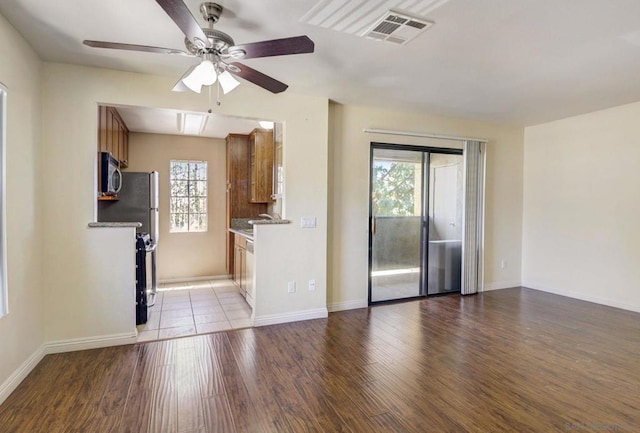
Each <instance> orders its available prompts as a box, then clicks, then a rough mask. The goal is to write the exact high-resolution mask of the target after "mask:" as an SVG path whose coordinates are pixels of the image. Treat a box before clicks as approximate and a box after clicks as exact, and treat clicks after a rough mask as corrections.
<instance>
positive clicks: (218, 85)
mask: <svg viewBox="0 0 640 433" xmlns="http://www.w3.org/2000/svg"><path fill="white" fill-rule="evenodd" d="M217 87H218V96H217V97H216V105H217V106H218V107H219V106H220V105H221V104H220V80H218V82H217Z"/></svg>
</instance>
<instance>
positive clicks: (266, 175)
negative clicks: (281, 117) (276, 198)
mask: <svg viewBox="0 0 640 433" xmlns="http://www.w3.org/2000/svg"><path fill="white" fill-rule="evenodd" d="M249 149H250V154H249V181H250V182H249V201H250V202H251V203H271V202H272V201H273V198H272V196H271V194H273V158H274V144H273V130H269V129H254V130H253V131H252V132H251V134H249Z"/></svg>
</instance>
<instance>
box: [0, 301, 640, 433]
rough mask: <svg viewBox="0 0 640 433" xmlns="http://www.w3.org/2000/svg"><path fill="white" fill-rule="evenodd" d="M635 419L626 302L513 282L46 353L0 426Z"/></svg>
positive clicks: (508, 428)
mask: <svg viewBox="0 0 640 433" xmlns="http://www.w3.org/2000/svg"><path fill="white" fill-rule="evenodd" d="M587 431H589V432H605V431H606V432H609V431H615V432H638V431H640V314H636V313H632V312H628V311H623V310H617V309H614V308H609V307H604V306H599V305H596V304H590V303H587V302H581V301H577V300H573V299H569V298H564V297H560V296H555V295H551V294H546V293H542V292H536V291H533V290H528V289H507V290H500V291H494V292H488V293H485V294H480V295H477V296H470V297H464V298H463V297H460V296H447V297H438V298H432V299H429V300H424V301H419V302H409V303H403V304H393V305H383V306H377V307H373V308H369V309H360V310H352V311H347V312H340V313H335V314H331V315H330V316H329V318H328V319H326V320H311V321H306V322H298V323H292V324H285V325H277V326H270V327H263V328H256V329H246V330H237V331H228V332H222V333H217V334H210V335H203V336H196V337H188V338H182V339H176V340H167V341H160V342H154V343H146V344H137V345H135V346H121V347H112V348H106V349H98V350H89V351H82V352H74V353H65V354H58V355H49V356H47V357H45V359H44V360H43V361H42V362H41V363H40V364H39V365H38V366H37V367H36V368H35V369H34V371H33V372H32V373H31V374H30V375H29V377H27V379H25V381H24V382H23V383H22V384H21V385H20V386H19V388H18V389H17V390H16V391H15V392H14V393H13V394H12V395H11V396H10V397H9V398H8V399H7V401H6V402H5V403H4V404H3V405H2V406H0V432H2V433H5V432H12V433H13V432H16V433H17V432H28V433H38V432H47V433H56V432H70V433H71V432H78V433H79V432H83V433H87V432H101V433H109V432H136V433H137V432H152V433H156V432H158V433H164V432H173V433H187V432H189V433H196V432H197V433H205V432H229V433H233V432H238V433H240V432H242V433H245V432H246V433H259V432H278V433H280V432H385V433H387V432H415V433H423V432H482V433H485V432H587Z"/></svg>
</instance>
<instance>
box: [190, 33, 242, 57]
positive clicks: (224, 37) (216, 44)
mask: <svg viewBox="0 0 640 433" xmlns="http://www.w3.org/2000/svg"><path fill="white" fill-rule="evenodd" d="M202 31H203V32H204V34H205V35H207V39H209V42H210V43H211V46H210V47H209V48H201V47H199V46H197V45H196V44H194V43H193V42H191V41H190V40H189V38H185V39H184V46H185V47H186V48H187V51H189V52H190V53H191V54H195V55H199V54H207V53H215V52H217V53H220V52H221V51H224V50H226V49H227V48H229V47H232V46H234V45H235V42H233V38H232V37H231V36H229V35H228V34H226V33H225V32H221V31H220V30H214V29H207V28H203V29H202Z"/></svg>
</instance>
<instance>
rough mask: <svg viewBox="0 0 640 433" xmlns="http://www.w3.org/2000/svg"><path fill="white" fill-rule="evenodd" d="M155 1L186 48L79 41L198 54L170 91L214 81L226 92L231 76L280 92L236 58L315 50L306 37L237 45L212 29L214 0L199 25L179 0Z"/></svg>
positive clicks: (233, 83) (216, 10)
mask: <svg viewBox="0 0 640 433" xmlns="http://www.w3.org/2000/svg"><path fill="white" fill-rule="evenodd" d="M156 1H157V2H158V4H159V5H160V6H161V7H162V9H164V11H165V12H166V13H167V15H169V17H170V18H171V19H172V20H173V21H174V22H175V23H176V25H177V26H178V27H179V28H180V30H182V32H183V33H184V34H185V39H184V45H185V47H186V51H182V50H175V49H172V48H161V47H152V46H147V45H135V44H123V43H117V42H103V41H92V40H84V41H82V43H83V44H85V45H87V46H90V47H96V48H111V49H118V50H130V51H143V52H148V53H160V54H173V55H181V56H192V57H198V58H199V59H200V63H198V64H197V65H194V66H192V67H191V68H189V69H188V70H187V72H185V73H184V75H183V76H182V77H181V78H180V80H178V82H177V83H176V85H175V86H174V88H173V90H174V91H184V90H191V91H194V92H196V93H200V91H201V89H202V86H210V85H212V84H214V83H215V82H216V80H217V81H218V83H219V84H220V87H222V90H223V92H224V93H225V94H226V93H228V92H230V91H231V90H233V89H234V88H236V87H237V86H238V85H239V84H240V83H239V82H238V81H237V80H236V79H235V78H234V75H235V76H237V77H241V78H243V79H245V80H247V81H250V82H252V83H254V84H256V85H258V86H260V87H262V88H264V89H266V90H268V91H270V92H272V93H280V92H283V91H285V90H286V89H287V87H288V86H287V85H286V84H284V83H282V82H280V81H278V80H276V79H275V78H272V77H270V76H268V75H265V74H263V73H262V72H259V71H256V70H255V69H252V68H250V67H248V66H246V65H244V64H242V63H238V62H236V61H235V60H238V59H253V58H257V57H271V56H283V55H289V54H304V53H312V52H313V50H314V44H313V41H312V40H311V39H309V38H308V37H307V36H296V37H291V38H284V39H274V40H268V41H262V42H252V43H248V44H240V45H236V44H235V42H234V41H233V39H232V38H231V36H229V35H228V34H226V33H224V32H221V31H219V30H214V28H213V25H214V24H215V23H216V22H217V21H218V20H219V19H220V16H221V15H222V11H223V7H222V6H221V5H219V4H217V3H213V2H205V3H202V4H201V5H200V13H201V14H202V17H203V18H204V20H205V21H206V22H207V23H208V27H206V28H202V27H200V25H199V24H198V22H197V21H196V19H195V18H194V17H193V15H192V14H191V12H190V11H189V8H188V7H187V5H186V4H185V3H184V2H183V1H182V0H156Z"/></svg>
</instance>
